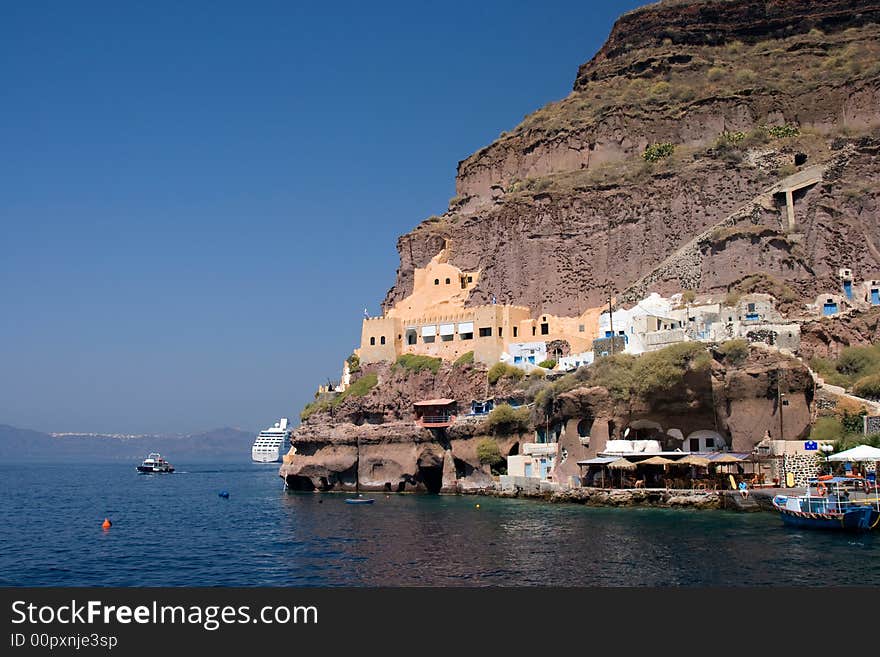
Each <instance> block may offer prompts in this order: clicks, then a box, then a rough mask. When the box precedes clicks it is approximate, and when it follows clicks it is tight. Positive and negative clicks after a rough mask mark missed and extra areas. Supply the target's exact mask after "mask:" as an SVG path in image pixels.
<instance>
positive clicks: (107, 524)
mask: <svg viewBox="0 0 880 657" xmlns="http://www.w3.org/2000/svg"><path fill="white" fill-rule="evenodd" d="M112 526H113V523H112V522H110V519H109V518H104V522H102V523H101V528H102V529H110V528H111V527H112Z"/></svg>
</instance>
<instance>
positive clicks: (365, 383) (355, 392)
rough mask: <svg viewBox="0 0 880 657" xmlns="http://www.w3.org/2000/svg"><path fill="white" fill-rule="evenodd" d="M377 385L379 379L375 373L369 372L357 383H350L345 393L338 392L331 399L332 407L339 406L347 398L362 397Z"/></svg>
mask: <svg viewBox="0 0 880 657" xmlns="http://www.w3.org/2000/svg"><path fill="white" fill-rule="evenodd" d="M378 383H379V377H378V376H377V375H376V373H375V372H370V373H369V374H364V375H363V376H362V377H361V378H359V379H358V380H357V381H355V382H354V383H352V384H351V385H350V386H348V388H346V389H345V392H340V393H339V394H338V395H336V397H335V398H334V399H333V405H334V406H339V404H341V403H342V402H343V401H345V400H346V399H347V398H348V397H363V396H364V395H366V394H367V393H368V392H370V390H372V389H373V388H375V387H376V385H377V384H378Z"/></svg>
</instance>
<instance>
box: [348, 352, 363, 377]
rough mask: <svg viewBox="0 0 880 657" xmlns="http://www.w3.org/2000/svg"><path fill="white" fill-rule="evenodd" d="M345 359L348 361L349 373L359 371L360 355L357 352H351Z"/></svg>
mask: <svg viewBox="0 0 880 657" xmlns="http://www.w3.org/2000/svg"><path fill="white" fill-rule="evenodd" d="M346 361H348V372H349V374H354V373H355V372H360V370H361V357H360V356H358V355H357V354H352V355H351V356H349V357H348V358H346Z"/></svg>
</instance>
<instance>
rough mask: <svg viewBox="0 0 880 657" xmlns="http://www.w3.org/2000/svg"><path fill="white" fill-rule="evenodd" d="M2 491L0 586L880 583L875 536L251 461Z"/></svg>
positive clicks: (21, 480)
mask: <svg viewBox="0 0 880 657" xmlns="http://www.w3.org/2000/svg"><path fill="white" fill-rule="evenodd" d="M47 482H48V483H47ZM220 490H228V491H229V493H230V497H229V499H228V500H226V499H222V498H219V497H218V495H217V493H218V492H219V491H220ZM0 495H2V498H3V501H4V511H5V513H4V514H0V584H5V585H61V586H73V585H84V586H96V585H106V586H144V585H154V586H166V585H167V586H175V585H178V586H189V585H193V586H198V585H201V586H249V585H265V586H310V585H312V586H314V585H319V586H341V585H364V586H380V585H386V586H387V585H406V586H425V585H440V586H456V585H481V586H487V585H491V586H498V585H561V586H566V585H596V586H656V585H671V586H694V585H781V584H788V585H797V584H835V585H844V584H873V585H876V584H880V568H878V567H877V566H876V565H875V564H876V561H877V557H878V556H880V539H878V537H877V536H876V535H864V536H853V535H844V534H834V533H823V532H809V531H797V530H792V529H789V528H785V527H783V526H782V523H781V522H780V521H779V519H778V518H777V517H776V516H775V515H772V514H765V513H760V514H734V513H726V512H712V511H702V512H700V511H690V510H688V511H684V510H657V509H594V508H587V507H582V506H577V505H552V504H546V503H539V502H532V501H528V500H500V499H492V498H482V497H481V498H474V497H448V496H442V497H441V496H420V495H391V496H385V495H382V494H379V495H375V496H374V499H375V500H376V502H375V504H372V505H362V506H361V505H349V504H345V503H344V500H345V497H346V496H345V495H340V494H325V495H321V494H314V493H289V492H286V491H284V490H282V488H281V482H280V480H279V479H278V477H277V474H276V471H275V469H274V468H265V467H261V466H257V465H255V466H253V467H250V466H249V465H239V466H233V467H231V468H224V467H222V466H216V465H212V466H208V467H206V466H196V465H189V466H185V467H182V468H181V471H180V473H175V474H174V475H165V476H159V475H147V476H144V475H137V474H136V473H135V472H134V468H133V465H132V466H117V465H112V466H90V467H89V466H74V467H70V468H63V467H59V466H47V467H39V466H18V467H13V466H3V467H2V468H0ZM477 503H479V504H480V508H479V509H478V508H476V504H477ZM105 516H108V517H110V518H111V519H112V520H113V527H112V528H111V529H110V530H109V531H108V532H102V531H101V530H100V523H101V521H102V520H103V518H104V517H105Z"/></svg>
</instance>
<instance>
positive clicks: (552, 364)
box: [538, 358, 556, 370]
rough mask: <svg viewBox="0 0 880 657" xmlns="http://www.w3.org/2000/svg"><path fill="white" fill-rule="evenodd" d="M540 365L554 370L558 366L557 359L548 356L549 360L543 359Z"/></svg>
mask: <svg viewBox="0 0 880 657" xmlns="http://www.w3.org/2000/svg"><path fill="white" fill-rule="evenodd" d="M538 367H543V368H544V369H545V370H552V369H553V368H554V367H556V361H555V360H553V359H552V358H548V359H547V360H542V361H541V362H540V363H538Z"/></svg>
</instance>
